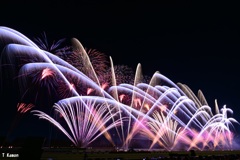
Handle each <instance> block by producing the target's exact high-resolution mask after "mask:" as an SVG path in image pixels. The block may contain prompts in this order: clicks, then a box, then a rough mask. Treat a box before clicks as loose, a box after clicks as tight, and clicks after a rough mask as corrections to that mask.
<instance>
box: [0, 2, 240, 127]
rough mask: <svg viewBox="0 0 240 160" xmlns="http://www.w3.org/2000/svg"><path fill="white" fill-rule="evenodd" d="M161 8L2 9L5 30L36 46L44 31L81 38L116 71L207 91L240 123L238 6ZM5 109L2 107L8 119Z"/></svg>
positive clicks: (53, 5)
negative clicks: (131, 70) (109, 59)
mask: <svg viewBox="0 0 240 160" xmlns="http://www.w3.org/2000/svg"><path fill="white" fill-rule="evenodd" d="M157 2H158V1H151V0H150V1H149V0H148V1H147V0H146V1H145V0H139V1H137V0H135V1H133V0H132V1H131V2H128V1H122V0H112V1H107V0H103V1H97V0H96V1H93V0H88V1H87V0H85V1H65V2H64V1H63V2H60V1H53V2H48V3H46V2H39V3H37V2H31V3H26V2H25V3H20V2H17V3H14V2H12V3H10V2H9V3H8V4H6V3H3V2H0V15H1V16H0V25H1V26H7V27H10V28H13V29H15V30H17V31H19V32H21V33H23V34H24V35H26V36H27V37H29V38H30V39H32V38H33V37H37V36H39V35H40V34H42V33H43V32H46V34H47V36H49V38H50V39H54V40H58V39H61V38H72V37H75V38H77V39H78V40H79V41H80V42H81V43H82V44H83V46H85V47H88V48H95V49H97V50H99V51H101V52H104V53H106V54H107V55H108V56H111V57H112V58H113V62H114V63H115V64H125V65H128V66H130V67H133V68H134V69H135V68H136V66H137V64H138V63H141V64H142V68H143V73H144V74H148V75H150V76H151V75H152V74H153V73H154V72H155V71H159V72H160V73H162V74H164V75H165V76H167V77H168V78H170V79H171V80H172V81H173V82H175V83H177V82H181V83H185V84H187V85H188V86H189V87H190V88H191V89H192V90H193V91H194V92H195V93H197V90H198V89H201V90H202V91H203V93H204V95H205V97H206V99H207V101H208V102H209V104H210V105H211V107H212V108H213V107H214V106H213V105H214V100H215V99H217V100H218V103H219V106H221V107H222V106H223V105H225V104H226V105H227V107H229V108H232V109H233V110H234V115H233V117H234V118H236V119H237V120H240V117H239V116H240V114H239V107H240V102H239V98H240V92H239V90H240V83H239V81H240V76H239V73H240V63H239V60H240V58H239V53H240V52H239V51H240V32H239V31H240V30H239V29H240V25H239V24H240V23H239V15H240V13H239V12H240V10H239V7H238V6H239V5H238V4H237V3H233V2H222V1H220V2H219V1H216V3H214V2H213V1H212V2H208V3H203V2H199V3H198V2H191V1H171V0H170V1H162V2H158V3H157ZM230 3H231V4H230ZM2 101H4V100H2ZM4 102H5V101H4ZM4 107H6V105H5V104H4V105H3V104H2V103H1V112H2V111H4ZM1 115H2V114H1ZM3 117H4V116H3ZM0 119H3V118H2V117H0ZM5 126H6V125H5ZM237 128H238V130H239V131H240V128H239V126H237Z"/></svg>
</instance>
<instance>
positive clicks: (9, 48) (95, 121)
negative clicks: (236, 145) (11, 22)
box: [0, 26, 238, 151]
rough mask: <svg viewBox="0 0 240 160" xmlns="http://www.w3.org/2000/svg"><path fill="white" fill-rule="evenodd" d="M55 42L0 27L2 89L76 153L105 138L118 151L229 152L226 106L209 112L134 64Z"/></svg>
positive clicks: (182, 87)
mask: <svg viewBox="0 0 240 160" xmlns="http://www.w3.org/2000/svg"><path fill="white" fill-rule="evenodd" d="M62 42H63V40H59V41H57V42H56V43H54V44H53V45H49V44H48V41H47V40H46V35H44V39H43V40H42V39H40V38H37V39H35V42H34V41H32V40H30V39H29V38H28V37H26V36H24V35H23V34H21V33H19V32H18V31H16V30H14V29H11V28H8V27H3V26H2V27H0V49H1V59H0V60H1V61H0V67H1V69H0V72H1V83H2V84H4V85H5V84H9V83H13V84H14V85H13V86H17V87H18V88H19V101H21V103H20V102H19V104H18V106H17V107H16V110H17V111H18V112H20V113H21V114H25V113H26V112H30V113H31V114H32V115H34V116H37V117H39V119H43V120H46V121H48V122H49V123H50V124H52V125H54V126H55V127H56V128H57V129H58V130H59V131H61V132H62V133H63V134H64V135H65V136H66V137H67V138H68V139H69V140H70V141H71V142H72V143H73V144H74V145H75V146H76V147H88V146H89V145H91V144H92V143H93V142H94V141H96V140H97V139H101V138H104V139H106V140H107V141H108V142H109V144H111V145H112V146H118V147H120V148H122V149H124V150H128V149H129V148H130V147H132V146H134V145H136V144H137V146H138V147H140V148H144V149H149V150H151V149H156V148H161V149H164V150H168V151H172V150H180V149H183V148H184V149H186V150H192V149H196V150H209V149H210V150H218V149H233V142H234V137H235V133H234V132H233V131H234V124H235V123H238V122H237V121H236V120H235V119H234V118H232V117H229V115H231V114H232V113H233V111H232V110H231V109H230V108H227V106H226V105H224V106H223V107H221V108H220V107H219V106H218V103H217V101H215V106H214V107H215V111H214V112H213V111H212V108H211V106H209V105H208V103H207V101H206V99H205V97H204V95H203V93H202V92H201V91H200V90H199V92H198V94H197V95H195V94H194V93H193V92H192V90H191V89H190V88H189V87H188V86H187V85H186V84H182V83H174V82H173V81H171V80H170V79H168V78H167V77H165V76H164V75H162V74H160V73H159V72H157V71H156V72H155V73H154V74H153V76H151V77H149V76H145V75H143V74H142V68H141V64H138V65H137V67H136V70H135V71H134V70H132V69H131V68H130V67H128V66H125V65H114V63H113V59H112V58H111V57H109V60H108V58H107V56H106V55H105V54H104V53H101V52H99V51H97V50H95V49H87V48H84V47H83V46H82V44H81V43H80V42H79V40H78V39H76V38H73V39H72V40H71V44H70V45H68V46H63V47H62V46H61V45H62ZM8 81H11V82H8ZM7 82H8V83H7ZM9 85H10V84H9ZM22 102H23V103H22ZM44 107H49V108H50V109H49V110H51V111H52V110H53V111H54V112H50V111H49V112H47V111H46V109H44V110H43V108H44ZM141 142H143V143H141Z"/></svg>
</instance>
